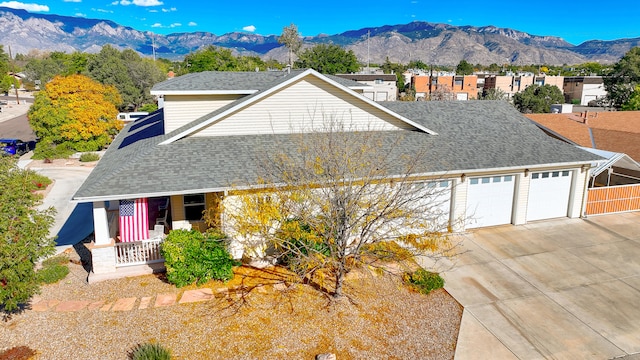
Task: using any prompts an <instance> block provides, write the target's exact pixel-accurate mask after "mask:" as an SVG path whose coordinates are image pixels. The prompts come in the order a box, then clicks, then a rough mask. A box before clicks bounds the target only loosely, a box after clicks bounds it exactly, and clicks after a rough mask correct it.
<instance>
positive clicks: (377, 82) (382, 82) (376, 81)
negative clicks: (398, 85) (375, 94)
mask: <svg viewBox="0 0 640 360" xmlns="http://www.w3.org/2000/svg"><path fill="white" fill-rule="evenodd" d="M374 83H375V84H384V81H383V80H382V79H376V80H375V81H374Z"/></svg>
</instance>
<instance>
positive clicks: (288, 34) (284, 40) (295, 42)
mask: <svg viewBox="0 0 640 360" xmlns="http://www.w3.org/2000/svg"><path fill="white" fill-rule="evenodd" d="M278 43H279V44H284V46H286V47H287V50H289V65H290V66H293V55H294V54H298V51H300V48H301V47H302V39H301V38H300V34H299V33H298V27H297V26H296V25H295V24H293V23H292V24H291V25H289V26H285V27H284V28H283V29H282V35H280V36H279V37H278Z"/></svg>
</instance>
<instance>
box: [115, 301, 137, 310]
mask: <svg viewBox="0 0 640 360" xmlns="http://www.w3.org/2000/svg"><path fill="white" fill-rule="evenodd" d="M136 300H138V299H136V298H123V299H118V300H116V302H115V304H113V307H112V308H111V311H131V310H133V305H135V303H136Z"/></svg>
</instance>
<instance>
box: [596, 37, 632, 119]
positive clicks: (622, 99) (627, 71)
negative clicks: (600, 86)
mask: <svg viewBox="0 0 640 360" xmlns="http://www.w3.org/2000/svg"><path fill="white" fill-rule="evenodd" d="M603 80H604V87H605V89H606V90H607V97H608V98H609V100H610V101H611V105H612V106H614V107H616V108H622V106H623V105H624V104H626V103H627V102H628V101H629V100H630V98H631V94H632V93H633V91H634V89H635V87H636V85H638V84H640V47H634V48H633V49H631V50H629V52H627V53H626V54H625V55H624V56H623V57H622V58H621V59H620V61H618V62H617V63H615V64H614V65H613V70H612V71H611V74H609V76H605V77H604V78H603Z"/></svg>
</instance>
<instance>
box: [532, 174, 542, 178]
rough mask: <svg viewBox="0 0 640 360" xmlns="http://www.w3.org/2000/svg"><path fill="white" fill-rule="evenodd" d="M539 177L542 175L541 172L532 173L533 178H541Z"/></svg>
mask: <svg viewBox="0 0 640 360" xmlns="http://www.w3.org/2000/svg"><path fill="white" fill-rule="evenodd" d="M539 177H540V174H539V173H533V174H531V178H532V179H537V178H539Z"/></svg>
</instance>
